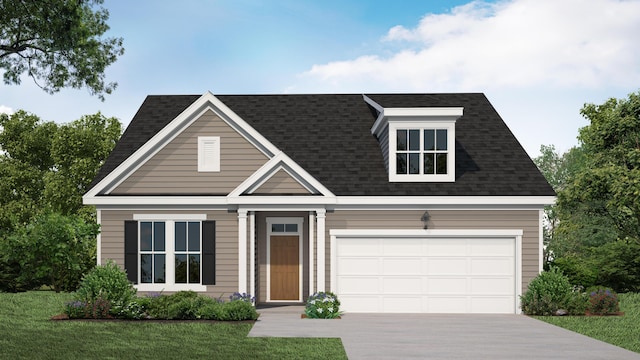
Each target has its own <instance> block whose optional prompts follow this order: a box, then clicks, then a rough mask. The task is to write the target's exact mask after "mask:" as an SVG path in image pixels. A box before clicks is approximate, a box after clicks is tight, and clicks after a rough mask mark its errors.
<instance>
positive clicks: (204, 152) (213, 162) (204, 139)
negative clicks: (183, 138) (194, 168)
mask: <svg viewBox="0 0 640 360" xmlns="http://www.w3.org/2000/svg"><path fill="white" fill-rule="evenodd" d="M219 171H220V137H219V136H198V172H219Z"/></svg>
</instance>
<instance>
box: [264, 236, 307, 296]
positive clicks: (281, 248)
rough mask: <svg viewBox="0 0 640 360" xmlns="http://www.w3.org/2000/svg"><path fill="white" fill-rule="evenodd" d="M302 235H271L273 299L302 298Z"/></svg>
mask: <svg viewBox="0 0 640 360" xmlns="http://www.w3.org/2000/svg"><path fill="white" fill-rule="evenodd" d="M299 242H300V237H299V236H298V235H271V239H270V249H269V250H270V251H269V252H270V265H269V266H270V273H271V288H270V290H271V291H270V292H271V300H291V301H299V300H300V243H299Z"/></svg>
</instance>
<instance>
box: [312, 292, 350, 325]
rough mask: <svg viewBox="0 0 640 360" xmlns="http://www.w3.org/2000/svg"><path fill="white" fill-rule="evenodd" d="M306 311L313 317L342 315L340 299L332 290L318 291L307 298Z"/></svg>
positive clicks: (327, 317) (330, 317) (328, 317)
mask: <svg viewBox="0 0 640 360" xmlns="http://www.w3.org/2000/svg"><path fill="white" fill-rule="evenodd" d="M304 313H305V314H306V315H307V317H308V318H311V319H335V318H337V317H340V314H341V312H340V301H339V300H338V297H337V296H336V294H334V293H332V292H324V291H321V292H317V293H315V294H313V295H311V296H309V298H308V299H307V305H306V306H305V309H304Z"/></svg>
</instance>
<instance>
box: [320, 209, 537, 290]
mask: <svg viewBox="0 0 640 360" xmlns="http://www.w3.org/2000/svg"><path fill="white" fill-rule="evenodd" d="M428 212H429V216H430V220H429V222H428V228H429V229H452V230H458V229H477V230H481V229H492V230H495V229H500V230H502V229H521V230H522V231H523V235H522V291H523V292H524V291H525V290H526V289H527V286H528V285H529V282H530V281H531V280H532V279H533V278H534V277H536V275H538V269H539V268H538V256H539V253H538V246H539V223H538V221H539V212H538V211H537V210H429V211H428ZM423 214H424V210H403V211H397V210H388V211H378V210H368V211H355V210H348V211H335V212H333V213H327V219H326V229H327V238H326V258H325V259H326V262H325V264H326V265H325V269H326V275H325V279H326V288H327V289H330V288H331V287H330V281H331V280H330V279H331V274H330V259H331V253H330V251H331V249H330V246H331V241H330V237H329V230H330V229H422V228H424V223H423V222H422V220H421V218H422V215H423Z"/></svg>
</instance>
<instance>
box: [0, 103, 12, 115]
mask: <svg viewBox="0 0 640 360" xmlns="http://www.w3.org/2000/svg"><path fill="white" fill-rule="evenodd" d="M0 114H9V115H11V114H13V109H12V108H10V107H8V106H5V105H0Z"/></svg>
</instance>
